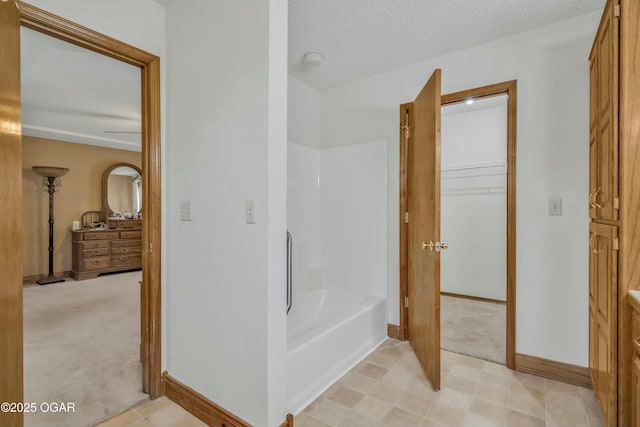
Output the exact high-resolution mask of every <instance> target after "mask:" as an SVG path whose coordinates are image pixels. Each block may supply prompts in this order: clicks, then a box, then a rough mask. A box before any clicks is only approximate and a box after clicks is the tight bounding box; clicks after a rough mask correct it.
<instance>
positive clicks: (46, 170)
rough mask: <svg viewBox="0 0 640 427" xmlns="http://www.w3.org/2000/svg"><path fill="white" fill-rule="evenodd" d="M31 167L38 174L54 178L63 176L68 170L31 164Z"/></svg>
mask: <svg viewBox="0 0 640 427" xmlns="http://www.w3.org/2000/svg"><path fill="white" fill-rule="evenodd" d="M31 169H33V170H34V171H35V173H37V174H38V175H42V176H50V177H54V178H57V177H61V176H64V175H66V174H67V172H69V168H59V167H56V166H32V167H31Z"/></svg>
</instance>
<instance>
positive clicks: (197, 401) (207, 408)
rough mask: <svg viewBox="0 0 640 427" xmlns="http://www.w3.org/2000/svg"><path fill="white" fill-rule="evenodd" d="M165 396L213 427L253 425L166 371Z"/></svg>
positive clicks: (245, 426) (164, 375) (163, 376)
mask: <svg viewBox="0 0 640 427" xmlns="http://www.w3.org/2000/svg"><path fill="white" fill-rule="evenodd" d="M162 378H163V383H164V394H165V396H167V398H169V399H170V400H172V401H174V402H176V403H177V404H178V405H180V406H182V407H183V408H184V409H186V410H187V411H189V412H190V413H191V414H193V415H194V416H195V417H197V418H199V419H200V420H201V421H202V422H204V423H206V424H207V425H209V426H211V427H230V426H233V427H250V426H251V424H249V423H248V422H246V421H244V420H243V419H241V418H239V417H237V416H235V415H233V414H232V413H231V412H229V411H227V410H226V409H224V408H223V407H221V406H219V405H217V404H215V403H213V402H212V401H211V400H209V399H207V398H206V397H204V396H203V395H201V394H200V393H198V392H197V391H195V390H194V389H192V388H191V387H189V386H187V385H184V384H182V383H181V382H180V381H178V380H176V379H175V378H173V377H171V376H170V375H168V374H167V372H166V371H165V372H164V373H163V374H162Z"/></svg>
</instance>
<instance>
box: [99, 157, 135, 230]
mask: <svg viewBox="0 0 640 427" xmlns="http://www.w3.org/2000/svg"><path fill="white" fill-rule="evenodd" d="M102 203H103V210H104V211H106V214H107V218H113V217H118V218H126V219H131V218H137V217H138V216H139V214H140V212H141V211H142V171H141V170H140V169H139V168H138V167H137V166H135V165H132V164H129V163H118V164H115V165H113V166H111V167H110V168H108V169H107V170H106V171H105V172H104V174H103V176H102Z"/></svg>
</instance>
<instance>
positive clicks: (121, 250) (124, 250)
mask: <svg viewBox="0 0 640 427" xmlns="http://www.w3.org/2000/svg"><path fill="white" fill-rule="evenodd" d="M120 252H122V253H123V254H126V253H127V252H129V249H128V248H122V249H120Z"/></svg>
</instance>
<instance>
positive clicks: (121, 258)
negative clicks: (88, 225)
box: [71, 229, 142, 280]
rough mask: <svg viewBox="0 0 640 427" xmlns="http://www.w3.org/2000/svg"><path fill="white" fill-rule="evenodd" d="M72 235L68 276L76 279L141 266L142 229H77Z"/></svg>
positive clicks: (89, 277) (90, 277)
mask: <svg viewBox="0 0 640 427" xmlns="http://www.w3.org/2000/svg"><path fill="white" fill-rule="evenodd" d="M72 235H73V237H72V240H73V241H72V245H73V261H72V270H71V277H73V278H74V279H76V280H84V279H92V278H94V277H98V275H100V274H102V273H112V272H116V271H125V270H135V269H139V268H142V230H125V229H115V230H81V231H73V232H72Z"/></svg>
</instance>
